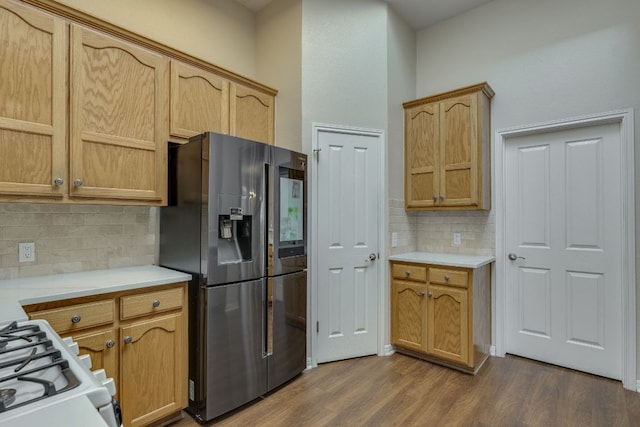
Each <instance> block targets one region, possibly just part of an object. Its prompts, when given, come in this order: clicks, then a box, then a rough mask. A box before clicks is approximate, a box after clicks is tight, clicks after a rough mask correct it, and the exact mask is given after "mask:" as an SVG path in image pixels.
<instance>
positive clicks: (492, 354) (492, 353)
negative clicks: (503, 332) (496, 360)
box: [489, 345, 496, 356]
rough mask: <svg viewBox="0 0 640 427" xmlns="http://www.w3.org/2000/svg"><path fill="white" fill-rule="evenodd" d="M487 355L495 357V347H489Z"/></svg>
mask: <svg viewBox="0 0 640 427" xmlns="http://www.w3.org/2000/svg"><path fill="white" fill-rule="evenodd" d="M489 354H490V355H491V356H495V355H496V346H495V345H492V346H491V347H489Z"/></svg>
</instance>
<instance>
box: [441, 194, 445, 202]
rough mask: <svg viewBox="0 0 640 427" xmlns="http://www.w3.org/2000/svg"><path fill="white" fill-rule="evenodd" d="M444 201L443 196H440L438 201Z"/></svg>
mask: <svg viewBox="0 0 640 427" xmlns="http://www.w3.org/2000/svg"><path fill="white" fill-rule="evenodd" d="M443 200H444V196H443V195H442V194H441V195H440V201H441V202H442V201H443Z"/></svg>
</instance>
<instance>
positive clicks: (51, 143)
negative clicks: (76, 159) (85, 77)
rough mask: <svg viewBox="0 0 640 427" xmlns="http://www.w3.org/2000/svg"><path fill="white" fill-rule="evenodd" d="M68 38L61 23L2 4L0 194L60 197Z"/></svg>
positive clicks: (12, 4) (2, 0) (33, 11)
mask: <svg viewBox="0 0 640 427" xmlns="http://www.w3.org/2000/svg"><path fill="white" fill-rule="evenodd" d="M67 37H68V33H67V27H66V25H65V22H64V21H63V20H62V19H59V18H56V17H54V16H52V15H49V14H46V13H43V12H40V11H38V10H36V9H33V8H31V7H26V6H23V5H21V4H19V3H15V2H12V1H7V0H0V58H1V59H0V76H1V77H0V195H21V196H36V197H43V196H44V198H53V199H61V198H62V195H63V193H64V187H63V184H64V183H65V182H66V178H67V174H66V154H65V153H66V150H65V143H66V105H67V98H66V94H67V68H66V62H67V59H66V58H67V56H66V55H67ZM56 182H57V183H58V185H56Z"/></svg>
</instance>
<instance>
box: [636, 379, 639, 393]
mask: <svg viewBox="0 0 640 427" xmlns="http://www.w3.org/2000/svg"><path fill="white" fill-rule="evenodd" d="M636 391H637V392H638V393H640V380H638V381H636Z"/></svg>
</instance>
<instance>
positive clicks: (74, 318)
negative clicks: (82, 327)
mask: <svg viewBox="0 0 640 427" xmlns="http://www.w3.org/2000/svg"><path fill="white" fill-rule="evenodd" d="M80 320H82V317H80V315H79V314H74V315H73V316H71V323H80Z"/></svg>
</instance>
